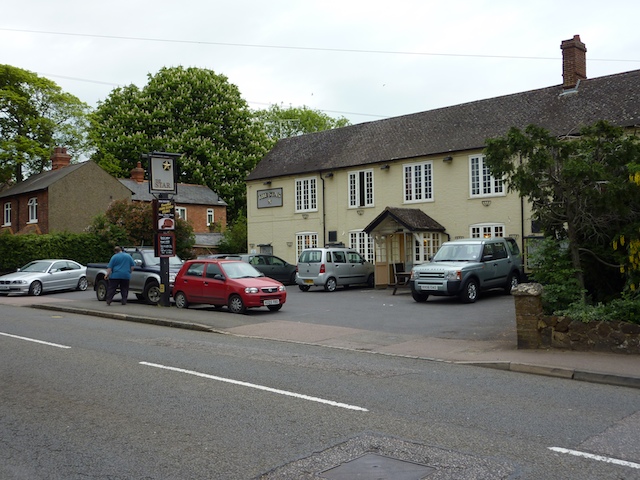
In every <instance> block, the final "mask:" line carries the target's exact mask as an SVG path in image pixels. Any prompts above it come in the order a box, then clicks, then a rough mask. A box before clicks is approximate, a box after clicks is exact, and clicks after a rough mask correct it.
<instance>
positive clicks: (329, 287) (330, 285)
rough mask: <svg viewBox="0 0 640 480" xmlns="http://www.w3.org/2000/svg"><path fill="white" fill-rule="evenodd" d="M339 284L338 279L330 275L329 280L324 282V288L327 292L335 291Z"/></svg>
mask: <svg viewBox="0 0 640 480" xmlns="http://www.w3.org/2000/svg"><path fill="white" fill-rule="evenodd" d="M337 286H338V285H337V284H336V279H335V278H333V277H329V280H327V283H325V284H324V290H325V291H326V292H334V291H335V290H336V287H337Z"/></svg>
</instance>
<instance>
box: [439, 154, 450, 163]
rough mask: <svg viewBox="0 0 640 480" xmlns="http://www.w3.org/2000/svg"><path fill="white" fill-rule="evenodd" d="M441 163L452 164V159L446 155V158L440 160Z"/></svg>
mask: <svg viewBox="0 0 640 480" xmlns="http://www.w3.org/2000/svg"><path fill="white" fill-rule="evenodd" d="M442 161H443V162H444V163H451V162H453V157H452V156H451V155H447V156H446V157H444V158H443V159H442Z"/></svg>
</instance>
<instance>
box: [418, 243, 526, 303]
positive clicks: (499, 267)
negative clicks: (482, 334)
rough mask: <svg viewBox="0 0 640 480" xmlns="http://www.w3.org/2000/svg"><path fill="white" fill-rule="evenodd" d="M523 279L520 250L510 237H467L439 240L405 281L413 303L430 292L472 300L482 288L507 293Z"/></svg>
mask: <svg viewBox="0 0 640 480" xmlns="http://www.w3.org/2000/svg"><path fill="white" fill-rule="evenodd" d="M522 278H523V272H522V259H521V256H520V249H519V248H518V244H517V243H516V241H515V240H514V239H513V238H503V237H494V238H467V239H460V240H452V241H449V242H445V243H443V244H442V245H441V246H440V248H439V249H438V251H437V252H436V254H435V255H434V256H433V258H432V259H431V261H430V262H429V263H423V264H420V265H416V266H414V267H413V268H412V270H411V278H410V280H409V284H410V287H411V295H412V296H413V299H414V300H415V301H416V302H426V301H427V299H428V298H429V296H430V295H434V296H454V295H457V296H458V297H459V298H460V300H461V301H463V302H464V303H473V302H475V301H476V300H477V299H478V296H479V294H480V292H481V291H483V290H490V289H495V288H501V289H504V291H505V292H506V293H510V292H511V289H512V288H514V287H516V286H517V285H518V283H519V282H520V280H521V279H522Z"/></svg>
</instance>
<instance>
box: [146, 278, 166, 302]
mask: <svg viewBox="0 0 640 480" xmlns="http://www.w3.org/2000/svg"><path fill="white" fill-rule="evenodd" d="M142 296H143V297H144V301H145V302H147V303H150V304H152V305H157V304H158V303H160V299H161V298H162V292H160V285H158V284H157V283H156V282H149V283H147V284H146V285H145V287H144V292H142Z"/></svg>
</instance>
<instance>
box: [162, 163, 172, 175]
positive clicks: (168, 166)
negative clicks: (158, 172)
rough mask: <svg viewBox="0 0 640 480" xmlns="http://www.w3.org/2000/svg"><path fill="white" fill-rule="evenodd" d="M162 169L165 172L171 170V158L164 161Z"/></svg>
mask: <svg viewBox="0 0 640 480" xmlns="http://www.w3.org/2000/svg"><path fill="white" fill-rule="evenodd" d="M162 169H163V170H164V171H165V172H168V171H169V170H171V162H170V161H169V160H165V161H164V162H162Z"/></svg>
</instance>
